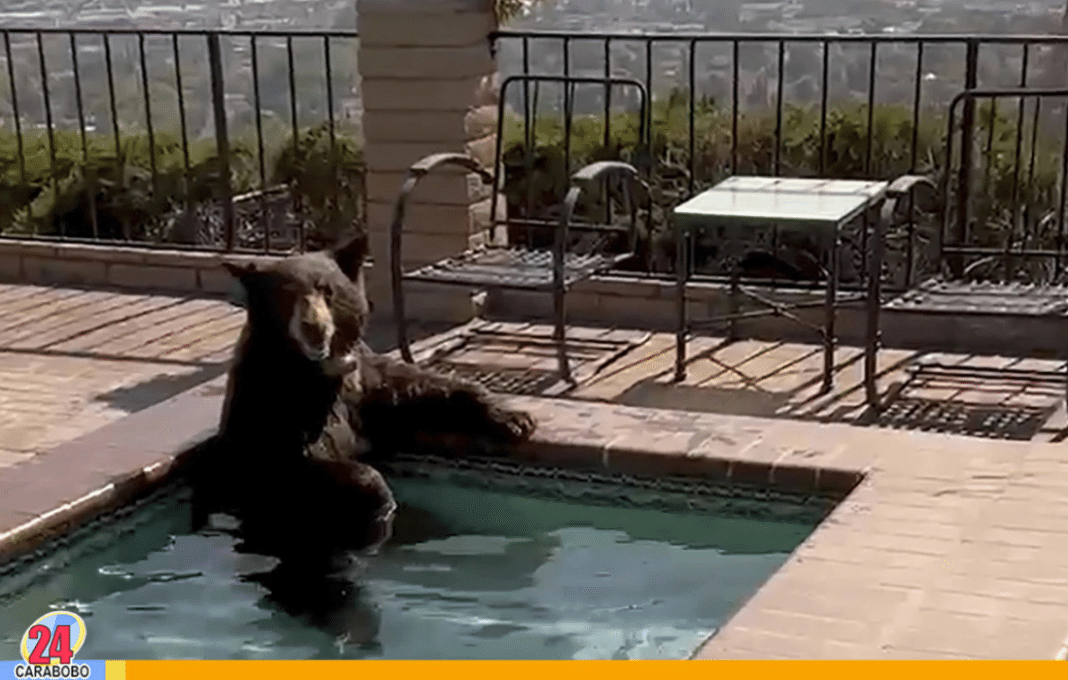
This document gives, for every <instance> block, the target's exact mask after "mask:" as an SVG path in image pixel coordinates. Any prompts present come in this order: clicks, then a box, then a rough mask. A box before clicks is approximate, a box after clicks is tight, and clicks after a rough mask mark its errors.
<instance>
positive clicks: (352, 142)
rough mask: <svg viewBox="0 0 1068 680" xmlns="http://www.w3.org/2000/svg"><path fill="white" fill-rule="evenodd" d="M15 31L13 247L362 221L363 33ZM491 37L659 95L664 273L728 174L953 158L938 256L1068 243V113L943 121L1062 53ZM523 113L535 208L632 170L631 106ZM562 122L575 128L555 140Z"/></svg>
mask: <svg viewBox="0 0 1068 680" xmlns="http://www.w3.org/2000/svg"><path fill="white" fill-rule="evenodd" d="M0 33H2V34H3V35H2V38H3V53H2V54H0V57H2V59H3V60H4V62H5V64H4V68H3V69H2V70H0V119H2V120H0V234H2V235H5V236H18V237H27V236H29V237H37V238H65V239H73V240H81V239H88V240H96V241H119V242H127V243H137V244H145V245H166V246H168V247H174V246H176V245H178V246H183V247H202V248H211V249H226V250H229V249H256V250H278V249H287V248H289V247H300V246H301V245H302V244H303V242H304V239H305V236H306V231H307V228H308V226H310V225H321V224H324V223H326V224H330V225H335V226H336V225H337V224H343V223H347V222H351V221H352V220H362V219H363V208H362V199H363V190H362V164H361V156H360V142H359V134H360V133H359V120H358V118H359V116H358V111H359V110H360V105H359V99H358V93H357V92H356V87H357V82H358V75H357V73H356V67H355V63H356V59H355V49H356V45H357V39H358V34H357V33H356V32H355V31H313V32H282V31H196V30H178V31H155V30H145V31H137V30H132V29H116V30H93V29H85V30H82V29H71V30H67V29H6V30H3V31H0ZM492 40H493V44H494V45H495V49H496V51H497V53H498V57H499V60H500V64H501V71H502V74H503V75H516V74H525V75H538V74H544V75H558V74H566V75H586V76H598V77H604V76H613V77H617V78H618V77H628V78H636V79H638V80H640V81H642V82H643V83H644V84H645V86H646V88H647V90H648V91H649V92H650V93H651V94H652V95H653V98H654V106H652V107H650V111H649V113H648V116H649V120H648V121H645V122H646V123H647V125H648V127H647V128H646V129H649V130H651V131H652V139H651V147H652V159H651V160H652V162H651V164H650V167H649V170H650V173H651V176H652V177H651V179H652V180H653V186H654V191H655V193H656V196H655V197H654V198H655V200H654V203H655V206H654V208H655V209H654V218H653V219H652V220H651V221H650V225H649V228H648V230H647V233H646V234H645V235H644V239H645V243H644V246H643V248H644V254H645V257H644V258H643V261H642V263H641V265H640V267H638V269H640V270H641V271H644V272H646V273H653V274H658V273H668V272H670V271H671V270H672V269H673V267H674V263H673V257H674V253H675V248H674V244H673V243H672V242H671V240H670V239H671V237H670V231H669V229H668V228H667V214H668V212H669V211H670V208H671V206H673V205H675V204H677V203H679V202H681V201H682V200H684V199H685V198H687V197H688V196H690V195H692V194H694V193H696V192H697V191H699V190H700V189H702V188H704V187H706V186H709V185H711V184H713V183H714V182H716V181H718V180H720V179H722V178H723V177H726V176H728V175H730V174H755V173H760V174H773V175H789V176H816V175H819V176H828V177H869V178H886V179H889V178H891V177H894V176H896V175H899V174H903V173H906V172H921V173H931V174H934V175H936V176H938V177H939V179H940V180H944V179H945V177H946V175H947V174H948V168H949V167H950V164H951V162H957V163H960V164H961V168H962V169H961V170H960V172H963V173H964V174H965V175H966V176H967V178H968V181H967V182H964V183H963V184H962V187H963V189H962V191H964V195H965V199H966V200H965V204H966V205H967V206H968V211H967V216H966V217H965V218H959V219H958V218H954V219H953V220H951V227H950V228H949V229H946V230H945V232H944V233H942V232H941V231H940V230H939V229H937V227H933V228H932V229H928V230H926V231H925V229H924V228H921V229H919V230H918V232H919V234H920V236H921V239H922V238H929V240H931V241H932V242H933V241H938V245H939V247H940V248H941V247H942V246H944V245H945V243H943V242H942V241H945V240H947V239H948V242H949V245H951V246H953V247H957V248H958V249H959V248H966V247H970V246H977V245H981V246H983V247H1015V246H1012V245H1011V244H1018V243H1020V242H1021V241H1026V242H1027V243H1028V244H1029V245H1028V247H1029V248H1033V249H1036V250H1040V251H1049V252H1056V253H1061V252H1062V251H1063V250H1064V248H1065V243H1064V238H1063V234H1064V232H1065V230H1064V228H1063V226H1062V223H1063V222H1064V217H1063V214H1064V211H1063V209H1062V206H1063V199H1062V198H1061V197H1062V196H1063V194H1064V192H1063V191H1062V189H1061V187H1063V176H1064V172H1063V166H1064V158H1065V157H1066V153H1065V152H1066V150H1068V146H1066V145H1065V140H1066V139H1068V129H1066V128H1065V125H1064V121H1065V120H1066V119H1068V114H1066V111H1068V101H1066V99H1068V98H1059V99H1058V98H1056V97H1043V98H1031V99H1029V100H1028V101H1026V102H1025V101H1024V100H1023V99H1021V98H1019V97H1009V96H1006V97H1000V98H988V99H983V100H981V101H976V100H975V99H974V98H971V99H968V100H966V101H965V102H963V104H962V106H961V111H960V117H959V120H960V122H959V125H958V128H957V129H959V130H962V131H964V135H965V137H966V138H967V139H969V140H970V142H971V143H969V144H963V145H961V144H958V145H957V147H956V148H957V151H956V152H955V153H956V160H954V159H951V158H948V157H947V155H946V141H947V140H946V130H947V125H946V123H947V117H948V110H949V103H950V101H951V100H952V98H953V97H954V96H955V95H957V94H958V93H959V92H960V91H962V90H964V89H974V88H1005V87H1015V88H1019V87H1036V86H1041V87H1055V86H1063V85H1065V84H1068V73H1066V72H1065V70H1064V67H1063V64H1064V63H1065V61H1066V59H1065V58H1066V57H1068V37H1062V36H968V35H780V34H757V33H745V34H689V33H643V34H632V33H581V32H571V31H568V32H554V31H513V30H508V31H499V32H497V33H496V34H494V35H493V36H492ZM565 94H566V95H567V96H565ZM507 103H508V104H509V106H510V108H511V109H512V110H513V111H518V112H519V113H518V114H516V115H514V116H513V120H514V121H515V122H516V124H515V125H509V126H508V127H507V128H506V143H505V145H504V147H503V148H504V159H503V160H504V164H505V166H506V173H507V174H506V176H505V193H506V195H507V196H508V201H509V208H510V210H512V211H515V212H516V213H518V214H525V216H527V217H536V216H537V215H535V213H537V212H538V211H539V210H551V209H553V208H555V207H556V205H557V203H558V201H559V200H560V199H561V198H562V196H558V195H557V190H558V189H559V188H560V182H559V181H558V180H559V179H560V178H552V177H543V175H548V174H556V175H560V174H562V175H563V179H565V180H566V175H567V172H566V169H562V168H560V167H559V163H558V161H557V159H555V158H554V157H553V154H552V149H553V147H554V146H555V147H559V146H564V147H566V152H567V164H569V165H570V167H571V169H575V168H576V167H577V166H578V165H580V164H583V163H585V162H588V161H589V160H591V159H592V158H593V157H597V158H602V157H606V156H616V157H620V156H624V157H626V156H628V154H630V155H631V157H633V153H634V148H633V146H634V140H633V137H634V131H635V130H636V129H637V128H638V127H639V126H637V125H634V124H633V123H635V121H634V117H635V116H636V113H634V111H635V106H634V104H635V103H636V102H634V101H632V98H630V97H629V95H628V94H627V93H626V92H623V91H618V90H617V91H614V92H608V93H606V92H604V91H603V90H598V89H597V87H596V86H590V87H589V88H587V89H586V90H576V89H570V90H569V92H567V93H565V92H563V89H562V88H560V89H559V91H558V92H554V91H552V89H551V86H546V87H544V88H542V89H541V90H539V89H538V88H537V87H534V89H533V91H532V90H531V89H530V88H528V87H524V88H519V89H517V90H515V91H514V92H513V96H510V97H509V101H508V102H507ZM565 116H566V117H567V118H568V120H570V121H571V123H572V124H568V125H566V126H565V125H560V124H557V123H553V120H557V121H558V120H559V119H560V118H562V117H565ZM597 118H604V119H605V121H606V122H605V123H602V124H598V123H596V119H597ZM535 123H537V124H535ZM565 129H566V131H567V133H566V134H563V133H562V131H563V130H565ZM527 152H530V153H534V154H535V155H538V154H541V155H542V158H541V159H540V161H539V162H535V163H534V164H533V171H532V172H527V170H529V169H530V167H531V166H529V165H524V163H525V160H524V161H517V160H516V159H517V158H518V157H519V156H523V155H525V154H526V153H527ZM536 160H537V159H536ZM960 172H956V175H955V176H958V175H959V174H960ZM325 178H330V181H324V179H325ZM543 180H544V181H545V182H548V184H547V185H546V186H544V187H539V186H536V185H537V184H538V183H539V182H541V181H543ZM564 186H565V187H566V182H564ZM959 196H960V194H959V193H958V194H957V195H956V196H955V199H954V201H955V203H959ZM530 197H534V199H535V202H536V203H539V202H540V203H539V204H537V205H530V204H529V201H530ZM953 225H957V226H953ZM910 228H911V226H910ZM925 234H927V236H926V237H925V236H924V235H925ZM898 240H899V241H900V240H901V239H898ZM906 240H907V241H908V243H909V244H910V245H909V247H910V248H911V247H912V246H911V244H912V239H911V235H910V237H909V239H906ZM1005 244H1010V245H1008V246H1006V245H1005ZM697 250H698V252H697V253H695V254H697V255H699V254H700V248H698V249H697ZM962 252H963V251H962ZM962 252H958V253H956V254H957V255H961V254H962ZM943 255H945V253H944V252H942V250H940V251H939V253H938V256H937V257H935V258H934V259H933V260H932V261H931V262H930V263H929V267H930V268H932V269H938V268H940V267H943V266H944V264H945V263H944V262H943V261H942V260H943V259H944V258H943V257H942V256H943ZM888 256H889V259H891V260H893V258H894V256H895V254H894V252H893V249H891V252H890V253H888ZM964 256H965V257H972V256H971V255H967V254H966V253H964ZM900 257H901V258H902V259H905V258H906V255H904V254H900ZM907 257H908V258H912V255H911V254H909V255H908V256H907ZM975 257H979V255H978V254H976V255H975ZM1056 257H1058V258H1059V257H1060V255H1056ZM712 259H714V258H712V257H711V256H709V257H707V258H706V260H707V261H708V262H711V260H712ZM698 265H700V260H699V261H698ZM967 265H968V262H965V263H964V265H963V266H964V267H967ZM709 268H710V267H706V269H709ZM954 269H955V270H957V273H959V272H960V271H961V269H960V268H958V267H954ZM1058 270H1059V268H1058ZM698 271H701V268H700V266H698ZM973 271H974V268H973ZM922 273H923V272H921V274H922ZM989 275H990V276H994V274H993V273H990V274H989Z"/></svg>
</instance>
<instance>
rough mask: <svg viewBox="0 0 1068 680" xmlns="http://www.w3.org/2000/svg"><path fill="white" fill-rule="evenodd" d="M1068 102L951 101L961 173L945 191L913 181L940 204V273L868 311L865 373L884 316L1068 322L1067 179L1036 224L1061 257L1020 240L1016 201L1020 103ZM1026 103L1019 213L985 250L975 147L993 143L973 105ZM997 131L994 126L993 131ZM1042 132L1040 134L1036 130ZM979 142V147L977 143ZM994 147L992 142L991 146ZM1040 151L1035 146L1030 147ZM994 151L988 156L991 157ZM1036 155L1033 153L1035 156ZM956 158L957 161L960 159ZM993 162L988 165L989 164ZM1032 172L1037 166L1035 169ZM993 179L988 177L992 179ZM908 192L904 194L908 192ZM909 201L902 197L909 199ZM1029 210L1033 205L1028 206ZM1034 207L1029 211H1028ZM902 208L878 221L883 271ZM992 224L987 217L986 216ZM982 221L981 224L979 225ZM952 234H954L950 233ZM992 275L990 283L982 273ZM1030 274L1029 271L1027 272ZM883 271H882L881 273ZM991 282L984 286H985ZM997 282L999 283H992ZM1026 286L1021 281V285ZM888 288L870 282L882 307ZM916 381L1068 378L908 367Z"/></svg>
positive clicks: (951, 133)
mask: <svg viewBox="0 0 1068 680" xmlns="http://www.w3.org/2000/svg"><path fill="white" fill-rule="evenodd" d="M1065 96H1068V89H1064V88H1057V89H1053V88H1005V89H972V90H966V91H964V92H961V93H960V94H958V95H957V96H956V97H955V98H954V99H953V101H952V103H951V105H950V109H949V121H948V127H947V139H946V155H945V158H946V159H947V161H946V162H947V166H949V164H950V163H954V162H955V163H956V165H955V166H949V167H947V170H946V172H945V175H944V177H942V181H941V186H939V187H936V186H935V184H934V183H933V182H932V181H931V180H930V179H923V178H902V179H903V180H904V179H910V180H912V182H913V185H915V186H922V188H923V190H922V191H921V194H922V195H923V197H924V199H925V200H926V201H927V202H928V203H933V204H935V205H937V204H939V203H940V204H941V224H940V229H939V235H938V244H937V245H938V264H939V266H938V270H937V273H936V275H935V276H932V277H930V278H928V279H926V280H924V281H922V282H920V283H919V284H918V285H915V286H913V287H912V288H910V289H909V290H907V291H905V292H904V293H902V294H900V295H897V296H896V297H894V298H893V299H891V300H890V301H889V302H887V303H886V304H883V305H880V304H869V307H868V314H869V318H868V333H869V337H868V343H867V345H868V347H867V351H866V355H865V362H866V365H867V366H870V367H871V368H872V369H874V365H875V358H876V353H877V349H878V344H879V338H878V335H879V324H880V311H881V310H888V311H891V312H897V311H901V312H909V313H914V314H922V315H955V316H971V317H973V318H974V317H976V316H979V317H988V318H990V319H991V320H994V319H995V318H996V317H998V316H1001V317H1002V318H1005V317H1008V318H1010V319H1013V318H1014V319H1016V321H1012V323H1018V322H1019V320H1020V319H1021V318H1032V319H1035V318H1047V319H1053V318H1065V317H1068V285H1065V283H1066V278H1068V276H1066V275H1068V270H1066V268H1065V266H1064V261H1065V260H1068V253H1065V252H1064V251H1063V250H1062V249H1063V247H1064V243H1063V240H1062V237H1063V233H1064V225H1065V223H1066V221H1065V200H1064V196H1065V192H1064V187H1065V182H1068V177H1066V176H1065V175H1064V173H1063V172H1062V176H1061V179H1060V183H1061V187H1060V188H1061V189H1062V191H1061V193H1060V196H1061V198H1060V201H1059V202H1058V205H1057V206H1054V207H1052V208H1051V209H1050V210H1051V212H1050V213H1049V214H1047V215H1045V216H1041V215H1039V216H1036V217H1037V219H1035V220H1034V226H1037V227H1041V226H1042V225H1043V224H1047V225H1048V224H1052V223H1055V224H1057V225H1060V229H1059V233H1060V235H1058V236H1057V241H1058V243H1057V247H1056V249H1050V248H1043V247H1041V244H1039V247H1037V248H1036V247H1032V245H1033V244H1030V243H1028V239H1027V238H1024V239H1022V240H1021V239H1020V238H1019V237H1018V235H1017V233H1016V232H1017V231H1018V230H1017V222H1018V221H1019V215H1018V214H1017V213H1018V212H1019V211H1018V208H1019V207H1020V206H1019V205H1017V195H1016V192H1018V191H1019V186H1020V176H1021V174H1022V173H1021V168H1020V166H1021V165H1022V163H1021V158H1020V152H1021V147H1020V143H1021V137H1022V130H1023V127H1022V126H1023V125H1024V123H1023V113H1022V112H1023V106H1022V101H1023V100H1024V99H1027V98H1034V99H1035V100H1036V101H1040V100H1041V99H1042V98H1044V97H1052V98H1063V97H1065ZM1009 97H1011V98H1020V100H1021V107H1020V112H1021V114H1020V119H1019V123H1018V124H1019V125H1020V126H1021V127H1020V129H1019V130H1018V134H1017V141H1016V144H1017V148H1016V156H1017V158H1016V165H1015V166H1014V168H1015V169H1014V173H1015V177H1014V188H1013V192H1014V193H1013V206H1012V207H1011V209H1010V212H1011V214H1010V215H1009V219H1010V220H1011V222H1012V224H1011V227H1012V228H1011V229H1009V230H1007V233H1006V235H1005V238H1004V244H1003V245H1001V246H982V245H974V244H971V243H969V240H970V232H971V230H972V226H973V223H974V222H973V216H974V215H975V214H976V213H987V212H988V210H987V208H988V207H989V206H987V203H988V202H990V201H991V196H990V195H989V193H988V192H980V193H979V194H974V193H973V192H972V190H971V189H972V184H973V173H974V172H975V169H976V168H975V167H974V165H975V163H974V160H973V154H974V151H975V149H974V145H975V144H976V143H979V144H982V143H983V141H982V139H983V138H985V137H987V135H985V134H979V132H977V131H976V129H975V125H976V123H975V121H976V115H975V110H974V109H975V104H976V103H977V102H981V101H991V102H993V101H995V100H996V99H997V98H1009ZM958 111H961V113H962V115H961V116H960V119H959V120H960V124H959V125H958V123H957V120H958V118H957V112H958ZM1035 111H1036V115H1035V121H1036V122H1035V125H1036V126H1037V124H1038V123H1037V120H1038V115H1037V111H1038V106H1037V105H1036V107H1035ZM992 125H993V124H992V123H991V126H992ZM1036 130H1037V127H1036ZM958 133H959V134H960V135H961V139H962V142H961V145H960V146H961V148H960V149H959V152H958V151H957V150H956V149H955V148H954V146H955V144H954V137H955V136H956V135H957V134H958ZM992 133H993V127H991V131H990V135H989V137H990V139H991V140H992V139H993V134H992ZM975 140H979V141H978V142H977V141H975ZM991 143H992V142H991ZM1032 146H1034V145H1032ZM988 150H989V149H988ZM1034 152H1035V149H1034V148H1032V153H1034ZM955 155H956V158H955ZM987 160H988V162H989V159H987ZM1031 165H1032V168H1033V165H1034V164H1033V162H1032V164H1031ZM988 177H989V175H988ZM902 188H904V187H902ZM904 195H905V194H903V193H902V194H900V196H904ZM1024 202H1025V204H1028V202H1027V201H1026V200H1025V201H1024ZM1028 205H1029V204H1028ZM900 207H901V204H900V203H898V202H892V203H888V204H887V206H886V207H885V208H884V219H883V220H881V221H880V224H879V225H878V227H877V231H876V234H875V238H874V247H873V249H872V260H873V263H872V266H873V267H879V266H880V265H881V262H882V254H883V251H884V249H885V248H884V239H885V233H886V228H887V226H888V225H890V224H893V223H894V222H895V221H897V220H899V219H900V217H901V215H900V213H899V212H898V213H895V209H899V208H900ZM1023 214H1024V230H1025V231H1026V230H1027V221H1028V220H1027V216H1026V215H1027V210H1026V209H1025V210H1024V211H1023ZM987 217H989V215H987ZM980 219H982V217H980ZM950 232H954V233H952V234H951V233H950ZM1051 260H1052V261H1053V262H1054V263H1055V266H1054V269H1053V271H1052V272H1037V273H1036V272H1035V271H1030V270H1031V269H1034V268H1024V267H1021V266H1020V263H1021V262H1027V261H1030V262H1035V261H1045V262H1049V261H1051ZM992 265H993V266H994V267H1000V268H1001V269H1002V271H1001V272H1000V274H997V273H996V272H994V271H993V269H991V266H992ZM984 269H989V270H990V271H988V272H987V273H988V274H991V276H984V275H983V270H984ZM1024 269H1028V270H1027V271H1024ZM876 271H877V269H876ZM984 279H986V280H984ZM991 279H993V280H991ZM1020 279H1022V280H1020ZM881 286H882V280H881V278H880V277H872V279H871V281H870V285H869V291H868V297H869V301H871V302H873V303H874V301H879V300H880V297H881V295H882V293H883V291H882V290H881ZM909 370H910V372H911V373H912V374H917V373H920V372H924V373H925V374H930V375H932V376H951V377H954V376H955V377H965V376H966V377H970V378H978V379H982V378H984V377H990V378H993V377H1017V378H1020V379H1023V380H1034V379H1042V378H1051V377H1053V376H1057V379H1064V378H1068V376H1063V375H1062V374H1060V373H1059V372H1054V371H1046V370H1030V369H1027V370H1024V369H1012V368H1000V367H977V366H952V365H945V364H943V363H940V362H937V361H932V360H923V361H921V362H919V363H917V364H915V365H913V366H911V367H910V369H909ZM866 382H867V384H866V390H867V392H868V401H869V403H870V404H871V405H872V406H877V407H882V406H884V405H883V404H880V403H879V402H878V397H877V396H876V393H875V385H874V378H872V380H871V381H866ZM1065 390H1066V391H1065V398H1066V400H1068V380H1066V382H1065Z"/></svg>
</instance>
